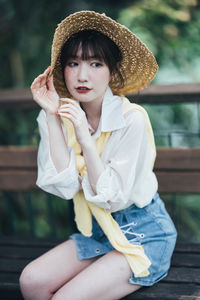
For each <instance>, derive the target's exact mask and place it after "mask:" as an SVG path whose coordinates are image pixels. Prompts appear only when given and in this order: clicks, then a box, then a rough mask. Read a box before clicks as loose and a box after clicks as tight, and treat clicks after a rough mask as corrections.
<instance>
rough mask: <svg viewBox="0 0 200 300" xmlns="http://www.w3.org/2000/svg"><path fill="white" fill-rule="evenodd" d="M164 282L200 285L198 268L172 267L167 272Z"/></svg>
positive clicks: (199, 270)
mask: <svg viewBox="0 0 200 300" xmlns="http://www.w3.org/2000/svg"><path fill="white" fill-rule="evenodd" d="M199 258H200V257H199ZM164 282H174V283H186V284H188V283H196V284H200V268H199V269H197V268H175V267H172V268H171V269H170V270H169V274H168V275H167V277H165V278H164ZM199 288H200V287H199Z"/></svg>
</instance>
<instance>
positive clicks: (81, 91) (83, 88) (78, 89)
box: [76, 86, 91, 94]
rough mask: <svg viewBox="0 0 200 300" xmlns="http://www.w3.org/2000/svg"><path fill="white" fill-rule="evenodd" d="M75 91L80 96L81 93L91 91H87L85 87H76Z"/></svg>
mask: <svg viewBox="0 0 200 300" xmlns="http://www.w3.org/2000/svg"><path fill="white" fill-rule="evenodd" d="M76 91H77V92H78V93H80V94H82V93H88V92H89V91H91V89H89V88H88V87H86V86H78V87H77V88H76Z"/></svg>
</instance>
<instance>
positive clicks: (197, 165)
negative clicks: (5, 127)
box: [154, 147, 200, 171]
mask: <svg viewBox="0 0 200 300" xmlns="http://www.w3.org/2000/svg"><path fill="white" fill-rule="evenodd" d="M154 170H170V171H172V170H173V171H175V170H180V171H182V170H184V171H186V170H189V171H191V170H194V171H195V170H200V148H165V147H164V148H162V147H158V148H157V157H156V161H155V166H154Z"/></svg>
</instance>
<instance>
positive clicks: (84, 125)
mask: <svg viewBox="0 0 200 300" xmlns="http://www.w3.org/2000/svg"><path fill="white" fill-rule="evenodd" d="M60 100H61V101H62V102H64V103H66V104H62V105H61V106H60V107H59V109H58V114H59V115H60V116H61V117H64V118H67V119H69V120H70V121H71V122H72V123H73V125H74V130H75V133H76V138H77V141H78V142H79V144H80V145H81V146H87V145H88V143H90V142H91V136H90V133H89V129H88V122H87V118H86V114H85V112H84V110H83V109H82V108H81V107H80V106H79V104H78V103H77V102H76V100H72V99H69V98H61V99H60Z"/></svg>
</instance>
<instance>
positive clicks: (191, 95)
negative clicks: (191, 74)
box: [128, 83, 200, 104]
mask: <svg viewBox="0 0 200 300" xmlns="http://www.w3.org/2000/svg"><path fill="white" fill-rule="evenodd" d="M128 98H129V99H130V100H131V101H132V102H134V101H136V99H138V98H139V100H138V103H139V104H140V103H141V104H143V103H145V104H165V103H166V104H176V103H183V102H200V87H199V83H192V84H190V83H186V84H185V83H183V84H173V85H153V84H152V85H150V86H148V87H147V88H146V89H143V90H142V91H141V92H140V94H139V97H138V95H128Z"/></svg>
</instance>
